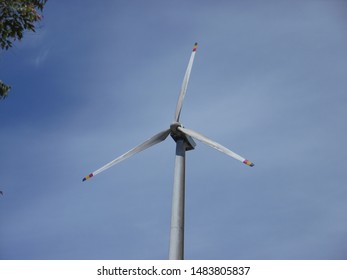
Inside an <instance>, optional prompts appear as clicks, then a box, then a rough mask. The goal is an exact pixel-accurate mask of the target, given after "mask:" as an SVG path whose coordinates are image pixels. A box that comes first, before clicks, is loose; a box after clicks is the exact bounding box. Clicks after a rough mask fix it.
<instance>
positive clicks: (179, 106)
mask: <svg viewBox="0 0 347 280" xmlns="http://www.w3.org/2000/svg"><path fill="white" fill-rule="evenodd" d="M197 47H198V43H195V45H194V48H193V51H192V54H191V56H190V59H189V63H188V66H187V70H186V73H185V75H184V79H183V83H182V86H181V92H180V95H179V96H178V101H177V105H176V113H175V122H178V121H179V119H180V115H181V110H182V105H183V100H184V97H185V95H186V92H187V87H188V81H189V76H190V72H191V71H192V67H193V61H194V57H195V52H196V49H197Z"/></svg>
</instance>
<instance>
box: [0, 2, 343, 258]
mask: <svg viewBox="0 0 347 280" xmlns="http://www.w3.org/2000/svg"><path fill="white" fill-rule="evenodd" d="M346 23H347V4H346V2H345V1H320V0H315V1H313V0H312V1H311V0H307V1H107V0H105V1H72V2H71V1H48V3H47V5H46V9H45V11H44V20H43V21H42V22H41V23H40V25H39V27H38V30H37V32H36V33H34V34H33V33H27V34H26V36H25V38H24V40H23V41H22V42H16V43H15V44H14V47H13V48H12V49H10V50H8V51H6V52H5V51H3V52H1V54H0V78H1V79H2V80H3V81H5V82H6V83H7V84H10V85H12V91H11V94H10V96H9V97H8V98H7V99H6V100H4V101H1V102H0V118H1V125H0V131H1V137H0V164H1V168H0V186H1V190H2V191H3V193H4V195H3V196H2V197H0V222H1V227H0V259H167V257H168V242H169V227H170V217H171V194H172V183H173V167H174V153H175V143H174V141H172V139H171V138H168V139H167V140H166V141H165V142H163V143H161V144H159V145H157V146H154V147H152V148H150V149H148V150H146V151H144V152H142V153H140V154H138V155H136V156H134V157H132V158H130V159H129V160H127V161H124V162H122V163H120V164H119V165H117V166H115V167H113V168H112V169H109V170H107V171H105V172H104V173H102V174H99V175H98V176H96V177H95V178H93V179H92V180H89V181H87V182H84V183H82V181H81V179H82V178H83V177H84V176H85V175H87V174H89V173H90V172H92V171H94V170H96V169H97V168H99V167H101V166H102V165H104V164H105V163H107V162H109V161H111V160H112V159H114V158H115V157H117V156H118V155H120V154H122V153H124V152H126V151H127V150H129V149H130V148H132V147H134V146H136V145H137V144H139V143H141V142H143V141H144V140H146V139H147V138H148V137H150V136H152V135H154V134H155V133H157V132H159V131H161V130H163V129H166V128H168V127H169V125H170V123H171V122H172V120H173V117H174V110H175V106H176V101H177V97H178V93H179V90H180V86H181V82H182V79H183V75H184V72H185V69H186V66H187V63H188V60H189V56H190V52H191V49H192V46H193V44H194V43H195V42H198V43H199V47H198V51H197V54H196V57H195V62H194V66H193V70H192V74H191V79H190V83H189V86H188V92H187V96H186V99H185V103H184V106H183V110H182V114H181V121H182V123H183V124H184V125H185V126H186V127H188V128H192V129H194V130H197V131H199V132H201V133H203V134H204V135H206V136H208V137H210V138H212V139H214V140H216V141H218V142H219V143H221V144H223V145H225V146H226V147H228V148H230V149H231V150H233V151H235V152H237V153H239V154H240V155H242V156H244V157H246V158H248V159H250V160H251V161H253V162H254V163H255V167H253V168H249V167H247V166H245V165H243V164H240V163H239V162H237V161H235V160H233V159H231V158H229V157H227V156H225V155H223V154H221V153H218V152H217V151H215V150H212V149H210V148H209V147H207V146H205V145H203V144H201V143H199V142H197V144H198V145H197V147H196V149H195V150H194V151H192V152H188V153H187V171H186V173H187V174H186V234H185V242H186V244H185V258H187V259H347V204H346V199H347V184H346V183H347V175H346V171H345V165H344V161H345V159H346V157H347V149H346V143H347V130H346V119H347V110H346V102H347V94H346V88H347V80H346V68H347V52H346V49H347V32H346Z"/></svg>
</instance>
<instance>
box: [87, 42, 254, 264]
mask: <svg viewBox="0 0 347 280" xmlns="http://www.w3.org/2000/svg"><path fill="white" fill-rule="evenodd" d="M197 46H198V44H197V43H195V45H194V48H193V51H192V54H191V56H190V60H189V63H188V67H187V70H186V73H185V75H184V79H183V83H182V87H181V92H180V95H179V97H178V101H177V106H176V112H175V119H174V121H173V123H172V124H171V125H170V128H168V129H166V130H164V131H161V132H159V133H158V134H156V135H154V136H152V137H151V138H149V139H148V140H146V141H145V142H143V143H142V144H140V145H138V146H136V147H135V148H133V149H131V150H130V151H128V152H126V153H125V154H123V155H121V156H119V157H117V158H116V159H114V160H112V161H111V162H109V163H107V164H106V165H104V166H103V167H101V168H99V169H98V170H96V171H94V172H93V173H90V174H89V175H87V176H86V177H84V178H83V181H85V180H87V179H90V178H91V177H93V176H95V175H97V174H99V173H101V172H103V171H105V170H106V169H108V168H110V167H111V166H113V165H115V164H117V163H119V162H121V161H122V160H125V159H127V158H129V157H131V156H133V155H135V154H136V153H139V152H141V151H143V150H145V149H147V148H149V147H151V146H153V145H155V144H158V143H160V142H162V141H164V140H165V139H166V138H167V136H168V135H169V134H171V137H172V138H173V139H174V140H175V142H176V160H175V173H174V185H173V197H172V213H171V228H170V247H169V259H173V260H179V259H183V249H184V195H185V153H186V151H189V150H193V149H194V147H195V146H196V144H195V142H194V141H193V139H192V138H195V139H196V140H199V141H201V142H203V143H205V144H207V145H209V146H211V147H212V148H214V149H216V150H218V151H220V152H222V153H224V154H226V155H228V156H230V157H232V158H234V159H236V160H239V161H241V162H242V163H244V164H246V165H249V166H254V164H253V163H252V162H250V161H249V160H247V159H245V158H243V157H241V156H240V155H238V154H236V153H234V152H232V151H230V150H229V149H227V148H226V147H224V146H222V145H221V144H219V143H217V142H215V141H213V140H211V139H209V138H207V137H206V136H204V135H202V134H200V133H198V132H196V131H194V130H191V129H188V128H185V127H183V126H182V124H181V123H180V115H181V109H182V105H183V100H184V97H185V95H186V91H187V86H188V81H189V76H190V72H191V70H192V66H193V61H194V57H195V52H196V49H197Z"/></svg>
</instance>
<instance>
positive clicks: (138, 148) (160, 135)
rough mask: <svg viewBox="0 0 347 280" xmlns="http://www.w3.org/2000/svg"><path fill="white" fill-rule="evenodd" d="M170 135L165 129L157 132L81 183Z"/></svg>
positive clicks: (168, 130)
mask: <svg viewBox="0 0 347 280" xmlns="http://www.w3.org/2000/svg"><path fill="white" fill-rule="evenodd" d="M169 134H170V129H166V130H164V131H162V132H159V133H158V134H156V135H154V136H152V137H151V138H149V139H148V140H146V141H145V142H143V143H142V144H140V145H138V146H136V147H135V148H133V149H131V150H130V151H128V152H126V153H125V154H123V155H121V156H119V157H117V158H116V159H114V160H112V161H111V162H109V163H107V164H106V165H104V166H103V167H101V168H99V169H98V170H96V171H94V172H93V173H90V174H89V175H87V176H86V177H84V178H83V180H82V181H85V180H88V179H90V178H92V177H93V176H95V175H96V174H98V173H100V172H102V171H105V170H106V169H108V168H110V167H111V166H113V165H115V164H117V163H119V162H121V161H122V160H125V159H127V158H129V157H131V156H133V155H135V154H137V153H139V152H141V151H143V150H145V149H147V148H149V147H151V146H153V145H155V144H158V143H160V142H162V141H164V140H165V139H166V137H167V136H168V135H169Z"/></svg>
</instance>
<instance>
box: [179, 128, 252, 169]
mask: <svg viewBox="0 0 347 280" xmlns="http://www.w3.org/2000/svg"><path fill="white" fill-rule="evenodd" d="M177 129H178V130H180V131H181V132H183V133H184V134H187V135H189V136H191V137H193V138H195V139H196V140H199V141H201V142H203V143H205V144H207V145H209V146H211V147H212V148H214V149H216V150H218V151H220V152H222V153H224V154H226V155H228V156H230V157H232V158H234V159H236V160H239V161H241V162H242V163H244V164H247V165H249V166H254V164H253V163H252V162H250V161H249V160H247V159H245V158H243V157H241V156H240V155H238V154H236V153H234V152H232V151H230V150H229V149H228V148H226V147H224V146H222V145H221V144H219V143H217V142H215V141H213V140H211V139H209V138H207V137H206V136H204V135H202V134H200V133H198V132H196V131H194V130H191V129H188V128H184V127H181V126H179V127H177Z"/></svg>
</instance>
